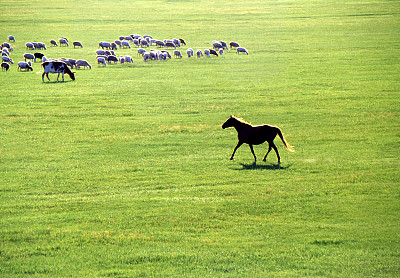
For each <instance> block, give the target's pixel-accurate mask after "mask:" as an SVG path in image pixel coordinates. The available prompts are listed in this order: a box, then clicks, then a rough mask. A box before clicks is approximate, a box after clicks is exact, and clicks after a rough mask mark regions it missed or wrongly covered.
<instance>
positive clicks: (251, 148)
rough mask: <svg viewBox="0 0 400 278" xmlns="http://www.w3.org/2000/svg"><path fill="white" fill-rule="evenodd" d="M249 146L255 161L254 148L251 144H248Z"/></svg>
mask: <svg viewBox="0 0 400 278" xmlns="http://www.w3.org/2000/svg"><path fill="white" fill-rule="evenodd" d="M249 146H250V150H251V153H252V154H253V156H254V161H257V157H256V155H255V153H254V150H253V145H251V144H249Z"/></svg>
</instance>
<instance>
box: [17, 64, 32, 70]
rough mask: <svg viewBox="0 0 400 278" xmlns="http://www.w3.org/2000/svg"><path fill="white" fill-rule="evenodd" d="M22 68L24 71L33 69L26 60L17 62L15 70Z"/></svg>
mask: <svg viewBox="0 0 400 278" xmlns="http://www.w3.org/2000/svg"><path fill="white" fill-rule="evenodd" d="M22 69H24V70H25V71H30V70H31V71H33V68H32V67H31V65H29V63H27V62H18V68H17V70H19V71H20V70H22Z"/></svg>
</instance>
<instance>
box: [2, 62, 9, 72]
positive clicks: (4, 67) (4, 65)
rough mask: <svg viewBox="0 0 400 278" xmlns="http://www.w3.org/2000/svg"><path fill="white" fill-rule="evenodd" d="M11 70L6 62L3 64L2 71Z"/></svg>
mask: <svg viewBox="0 0 400 278" xmlns="http://www.w3.org/2000/svg"><path fill="white" fill-rule="evenodd" d="M9 68H10V65H9V64H8V63H6V62H3V63H1V70H3V71H4V70H5V71H8V69H9Z"/></svg>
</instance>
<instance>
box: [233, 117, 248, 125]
mask: <svg viewBox="0 0 400 278" xmlns="http://www.w3.org/2000/svg"><path fill="white" fill-rule="evenodd" d="M231 118H234V119H235V120H237V121H238V122H240V123H242V124H245V125H252V124H251V123H249V122H246V121H245V120H243V119H242V118H238V117H236V116H235V115H232V116H231Z"/></svg>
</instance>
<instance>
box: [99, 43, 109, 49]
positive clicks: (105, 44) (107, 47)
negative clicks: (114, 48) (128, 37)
mask: <svg viewBox="0 0 400 278" xmlns="http://www.w3.org/2000/svg"><path fill="white" fill-rule="evenodd" d="M99 47H101V48H102V49H104V48H106V49H111V43H109V42H103V41H101V42H99Z"/></svg>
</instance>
